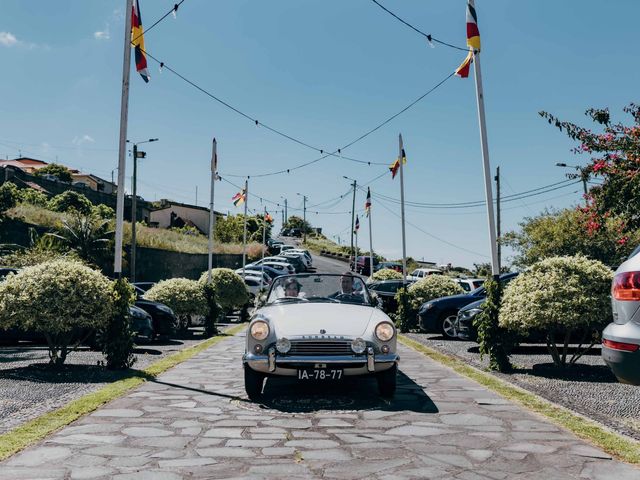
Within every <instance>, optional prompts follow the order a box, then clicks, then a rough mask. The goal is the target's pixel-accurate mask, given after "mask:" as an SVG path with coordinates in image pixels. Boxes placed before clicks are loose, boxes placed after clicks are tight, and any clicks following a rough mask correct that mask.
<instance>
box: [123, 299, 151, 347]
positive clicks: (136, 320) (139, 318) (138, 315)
mask: <svg viewBox="0 0 640 480" xmlns="http://www.w3.org/2000/svg"><path fill="white" fill-rule="evenodd" d="M129 318H130V322H131V329H132V330H133V331H134V332H135V334H136V336H138V337H145V338H146V339H147V340H149V341H151V340H153V339H154V337H155V332H154V330H153V319H152V318H151V315H149V314H148V313H147V312H145V311H144V310H142V309H141V308H140V307H136V306H135V305H132V306H130V307H129Z"/></svg>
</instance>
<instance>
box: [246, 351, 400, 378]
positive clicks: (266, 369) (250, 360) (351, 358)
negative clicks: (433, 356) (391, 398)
mask: <svg viewBox="0 0 640 480" xmlns="http://www.w3.org/2000/svg"><path fill="white" fill-rule="evenodd" d="M399 361H400V356H399V355H398V354H396V353H388V354H377V355H376V354H375V353H374V351H373V348H371V347H368V348H367V352H366V354H363V355H331V356H325V355H315V356H312V355H278V354H277V352H276V349H275V348H273V347H271V348H270V349H269V351H268V352H267V354H266V355H263V354H260V355H257V354H255V353H248V352H247V353H245V354H244V355H243V356H242V362H243V363H244V364H246V365H248V366H249V367H251V369H252V370H255V371H257V372H262V373H266V374H271V375H282V376H295V375H297V371H298V370H299V369H301V368H332V366H333V367H337V366H339V368H342V369H343V370H344V375H345V376H353V375H367V374H371V373H377V372H383V371H385V370H388V369H390V368H391V367H393V366H394V365H395V364H397V363H398V362H399Z"/></svg>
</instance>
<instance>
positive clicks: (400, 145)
mask: <svg viewBox="0 0 640 480" xmlns="http://www.w3.org/2000/svg"><path fill="white" fill-rule="evenodd" d="M403 149H404V145H403V143H402V134H400V135H398V158H399V161H400V217H401V218H402V281H403V282H405V281H406V280H407V242H406V239H405V231H404V175H403V170H404V168H403V166H402V164H403V163H404V158H403V156H402V150H403Z"/></svg>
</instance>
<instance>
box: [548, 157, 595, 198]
mask: <svg viewBox="0 0 640 480" xmlns="http://www.w3.org/2000/svg"><path fill="white" fill-rule="evenodd" d="M556 167H564V168H573V169H575V170H577V171H578V172H580V173H567V178H580V180H582V187H583V189H584V194H585V195H587V193H588V190H587V180H589V174H588V173H587V171H586V169H585V168H584V167H580V166H578V165H567V164H566V163H562V162H558V163H556Z"/></svg>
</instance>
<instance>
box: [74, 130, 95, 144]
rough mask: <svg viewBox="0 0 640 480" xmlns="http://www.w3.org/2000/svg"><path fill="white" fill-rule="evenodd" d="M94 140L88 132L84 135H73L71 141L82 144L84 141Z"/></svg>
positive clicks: (92, 141) (90, 141)
mask: <svg viewBox="0 0 640 480" xmlns="http://www.w3.org/2000/svg"><path fill="white" fill-rule="evenodd" d="M94 142H95V140H94V139H93V138H92V137H90V136H89V135H87V134H86V133H85V134H84V135H83V136H82V137H73V140H71V143H73V144H74V145H77V146H80V145H82V144H84V143H94Z"/></svg>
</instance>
